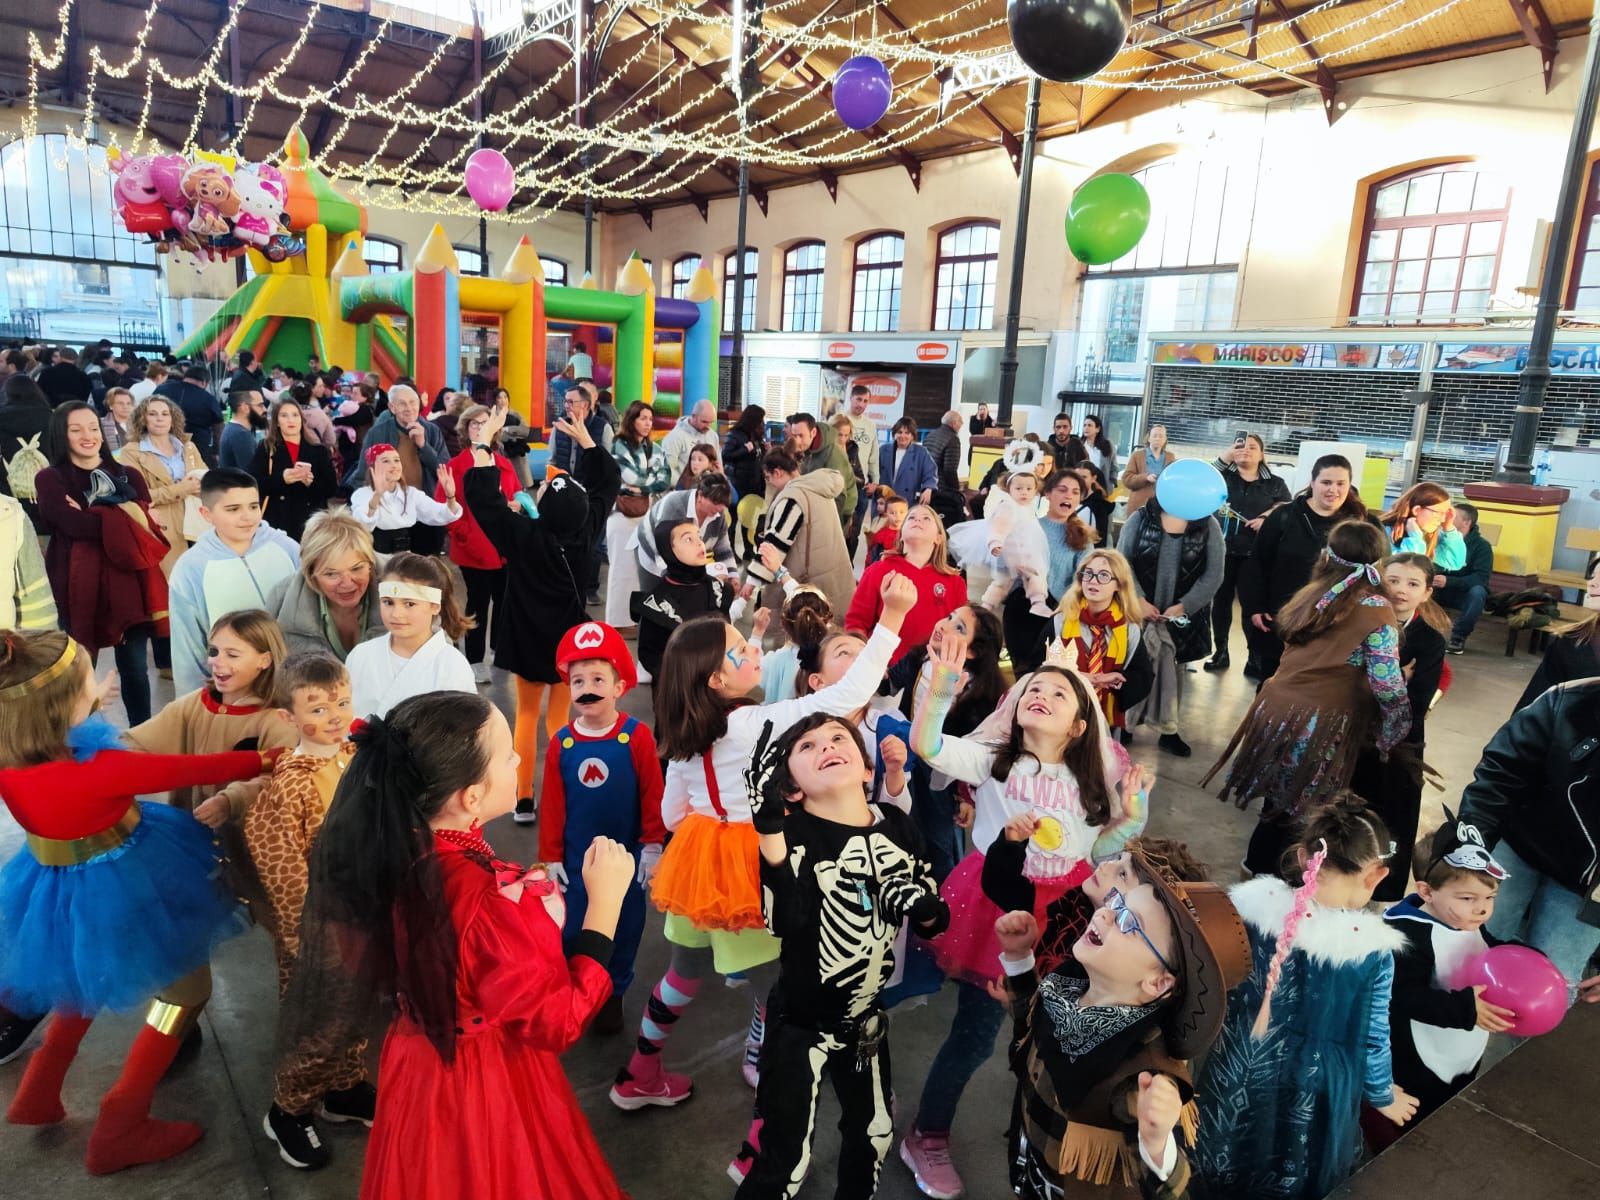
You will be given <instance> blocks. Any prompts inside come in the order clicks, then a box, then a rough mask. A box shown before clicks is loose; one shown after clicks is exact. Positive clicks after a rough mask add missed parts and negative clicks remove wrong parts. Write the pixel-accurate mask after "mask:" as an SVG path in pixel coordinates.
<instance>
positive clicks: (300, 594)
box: [267, 512, 386, 662]
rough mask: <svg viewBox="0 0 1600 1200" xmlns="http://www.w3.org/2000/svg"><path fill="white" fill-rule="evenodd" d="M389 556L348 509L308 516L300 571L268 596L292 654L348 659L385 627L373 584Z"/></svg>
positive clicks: (302, 536)
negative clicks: (386, 555) (384, 556)
mask: <svg viewBox="0 0 1600 1200" xmlns="http://www.w3.org/2000/svg"><path fill="white" fill-rule="evenodd" d="M385 561H386V560H385V559H384V558H383V557H382V556H381V555H379V554H378V552H377V551H376V550H375V549H373V546H372V533H371V532H370V531H369V530H368V529H367V527H366V526H365V525H363V524H362V523H361V522H360V521H358V520H356V519H355V518H354V517H353V516H351V515H350V514H349V513H348V512H323V513H318V514H317V515H316V516H314V517H312V518H311V520H310V521H308V522H306V529H305V533H304V534H303V535H301V538H300V573H299V574H298V575H295V576H292V577H291V578H289V579H286V580H284V581H283V583H282V584H280V585H279V586H278V587H277V588H275V589H273V592H272V594H271V595H270V596H268V597H267V609H268V611H270V612H274V613H276V614H277V617H278V624H279V626H281V627H282V629H283V639H284V641H285V642H286V643H288V646H289V653H291V654H314V653H317V652H319V651H320V652H322V653H327V654H332V655H333V656H334V657H335V658H337V659H338V660H339V661H340V662H344V661H345V659H346V657H347V656H348V655H349V653H350V651H351V650H353V649H354V648H355V647H356V646H357V645H358V644H360V643H361V642H365V641H368V640H370V639H371V638H375V637H382V636H383V635H384V633H385V632H386V630H385V629H384V625H383V613H382V611H381V609H380V607H379V605H378V598H377V596H378V593H377V588H376V587H374V586H373V582H372V581H373V580H374V578H376V576H377V573H378V571H379V569H380V568H381V567H382V565H383V563H384V562H385Z"/></svg>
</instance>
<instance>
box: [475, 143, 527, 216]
mask: <svg viewBox="0 0 1600 1200" xmlns="http://www.w3.org/2000/svg"><path fill="white" fill-rule="evenodd" d="M516 190H517V173H516V172H515V171H513V170H512V169H511V164H510V163H509V162H507V161H506V156H505V155H504V154H501V153H500V151H498V150H491V149H489V148H488V147H487V146H485V147H484V148H483V149H481V150H474V151H473V152H472V155H471V157H469V158H468V159H467V194H468V195H469V196H471V197H472V199H473V202H474V203H476V204H477V206H478V207H479V208H481V209H484V210H486V211H488V212H499V211H500V210H501V209H503V208H504V207H505V206H506V205H508V204H510V203H511V197H512V195H514V194H515V192H516Z"/></svg>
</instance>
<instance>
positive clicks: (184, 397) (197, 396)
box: [155, 363, 222, 467]
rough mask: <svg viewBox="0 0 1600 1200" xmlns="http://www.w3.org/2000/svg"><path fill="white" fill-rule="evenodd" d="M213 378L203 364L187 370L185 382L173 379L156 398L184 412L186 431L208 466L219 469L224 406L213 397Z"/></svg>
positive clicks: (157, 390)
mask: <svg viewBox="0 0 1600 1200" xmlns="http://www.w3.org/2000/svg"><path fill="white" fill-rule="evenodd" d="M210 380H211V377H210V376H209V375H208V374H207V373H206V369H205V367H204V366H202V365H201V364H200V363H191V364H190V365H189V366H187V367H185V368H184V369H183V378H182V379H173V378H169V379H168V380H167V381H166V382H165V383H163V384H162V385H161V386H160V387H158V388H156V390H155V395H157V396H163V397H165V398H166V399H168V400H171V401H172V402H173V403H174V404H176V405H177V406H178V407H179V408H181V409H182V410H183V427H184V428H185V429H186V430H188V433H189V437H190V439H191V440H192V441H193V442H194V448H195V449H196V450H198V451H200V457H201V458H203V459H205V460H206V465H208V466H213V467H214V466H216V465H217V434H218V432H220V428H221V425H222V405H220V404H218V403H217V398H216V397H215V396H213V395H212V394H211V391H210V389H209V388H208V386H207V385H208V384H209V383H210Z"/></svg>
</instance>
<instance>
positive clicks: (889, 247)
mask: <svg viewBox="0 0 1600 1200" xmlns="http://www.w3.org/2000/svg"><path fill="white" fill-rule="evenodd" d="M905 258H906V239H905V238H904V237H903V236H902V235H901V234H898V233H880V234H877V235H876V236H874V237H868V238H862V239H861V240H860V241H859V242H857V243H856V262H855V276H854V279H853V281H852V286H851V288H850V328H851V329H852V330H853V331H855V332H857V333H885V332H892V331H894V330H897V329H899V328H900V281H901V277H902V275H903V273H904V271H905Z"/></svg>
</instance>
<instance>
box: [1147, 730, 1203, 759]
mask: <svg viewBox="0 0 1600 1200" xmlns="http://www.w3.org/2000/svg"><path fill="white" fill-rule="evenodd" d="M1156 745H1157V746H1159V747H1160V748H1161V749H1163V750H1165V751H1166V752H1167V753H1168V754H1175V755H1177V756H1178V757H1179V758H1188V757H1189V755H1191V754H1193V753H1194V751H1193V750H1191V749H1189V743H1188V742H1186V741H1184V740H1183V739H1182V738H1181V737H1179V736H1178V735H1177V734H1175V733H1163V734H1162V735H1161V737H1160V738H1159V739H1158V740H1157V741H1156Z"/></svg>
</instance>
